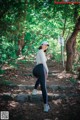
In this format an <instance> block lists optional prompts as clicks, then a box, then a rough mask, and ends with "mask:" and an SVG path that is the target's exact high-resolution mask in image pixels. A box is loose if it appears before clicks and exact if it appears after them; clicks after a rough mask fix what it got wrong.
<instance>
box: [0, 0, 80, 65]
mask: <svg viewBox="0 0 80 120" xmlns="http://www.w3.org/2000/svg"><path fill="white" fill-rule="evenodd" d="M0 3H1V6H0V10H1V13H0V24H1V27H0V31H1V36H0V57H1V59H0V63H4V62H9V60H10V59H16V58H17V52H18V48H19V45H18V41H19V40H20V39H21V36H22V35H23V33H24V34H25V36H24V42H25V46H24V47H23V49H22V54H23V55H25V56H26V57H27V58H29V59H32V58H33V57H34V55H35V53H36V51H37V49H38V47H39V45H40V44H41V42H42V41H43V40H44V39H45V40H48V42H49V44H50V47H51V49H49V53H50V54H52V55H53V59H55V60H56V61H60V59H61V55H60V46H59V45H57V39H58V35H63V36H64V39H65V40H66V39H67V37H68V36H69V35H70V33H71V32H72V30H73V27H74V25H75V22H76V17H77V16H79V15H80V6H79V5H55V4H54V1H53V0H45V1H44V0H13V1H12V0H7V1H5V0H3V1H1V2H0ZM68 11H69V12H68ZM76 15H77V16H76ZM65 42H66V41H65ZM79 43H80V41H79V37H78V38H77V50H78V51H79V50H80V44H79Z"/></svg>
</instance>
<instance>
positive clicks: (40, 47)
mask: <svg viewBox="0 0 80 120" xmlns="http://www.w3.org/2000/svg"><path fill="white" fill-rule="evenodd" d="M38 49H39V50H41V49H42V46H39V48H38ZM46 51H47V50H44V52H46Z"/></svg>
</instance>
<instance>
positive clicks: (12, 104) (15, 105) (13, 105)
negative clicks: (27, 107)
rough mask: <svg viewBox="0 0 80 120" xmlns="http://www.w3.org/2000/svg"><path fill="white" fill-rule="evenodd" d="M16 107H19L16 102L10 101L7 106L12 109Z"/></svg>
mask: <svg viewBox="0 0 80 120" xmlns="http://www.w3.org/2000/svg"><path fill="white" fill-rule="evenodd" d="M18 105H19V103H18V102H15V101H11V102H10V103H9V105H8V106H10V107H12V108H16V107H17V106H18Z"/></svg>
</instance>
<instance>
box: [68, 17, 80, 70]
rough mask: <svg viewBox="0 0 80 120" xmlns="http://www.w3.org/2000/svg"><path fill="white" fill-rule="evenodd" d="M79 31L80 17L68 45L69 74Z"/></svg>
mask: <svg viewBox="0 0 80 120" xmlns="http://www.w3.org/2000/svg"><path fill="white" fill-rule="evenodd" d="M79 31H80V17H79V18H78V21H77V23H76V25H75V28H74V30H73V33H72V34H71V36H70V38H69V39H68V41H67V43H66V52H67V62H66V71H68V72H70V71H72V64H73V58H74V48H75V43H76V36H77V34H78V32H79Z"/></svg>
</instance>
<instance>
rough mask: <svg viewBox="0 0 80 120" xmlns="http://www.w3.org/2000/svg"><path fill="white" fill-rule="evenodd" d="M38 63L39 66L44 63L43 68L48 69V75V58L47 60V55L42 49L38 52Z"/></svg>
mask: <svg viewBox="0 0 80 120" xmlns="http://www.w3.org/2000/svg"><path fill="white" fill-rule="evenodd" d="M36 62H37V65H38V64H41V63H42V64H43V66H44V68H45V69H46V72H47V74H48V71H49V70H48V66H47V64H46V62H47V58H46V56H45V53H44V51H43V50H42V49H40V50H39V51H38V52H37V56H36Z"/></svg>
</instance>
